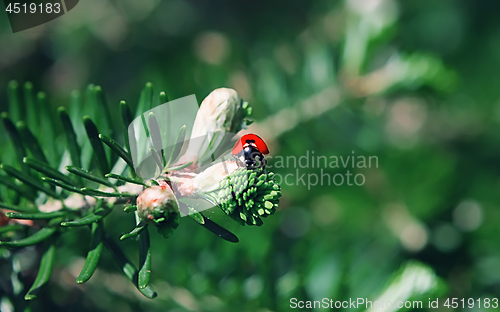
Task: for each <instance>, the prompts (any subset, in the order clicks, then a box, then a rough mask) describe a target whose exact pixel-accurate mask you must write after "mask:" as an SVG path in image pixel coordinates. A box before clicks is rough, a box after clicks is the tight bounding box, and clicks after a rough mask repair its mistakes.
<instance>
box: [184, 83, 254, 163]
mask: <svg viewBox="0 0 500 312" xmlns="http://www.w3.org/2000/svg"><path fill="white" fill-rule="evenodd" d="M251 113H252V109H251V107H250V106H249V104H248V103H247V102H244V101H243V100H242V99H241V97H240V96H239V95H238V93H237V92H236V91H235V90H233V89H228V88H219V89H215V90H214V91H212V92H211V93H210V94H209V95H208V96H207V97H206V98H205V99H204V100H203V102H202V103H201V105H200V109H199V110H198V113H197V114H196V119H195V122H194V125H193V131H192V132H191V139H190V143H189V147H188V149H187V151H186V153H185V154H184V156H183V158H182V161H181V162H188V161H197V162H198V163H199V162H203V161H205V159H203V157H208V158H210V156H211V154H212V153H213V152H215V151H216V150H217V148H218V147H219V146H220V145H221V144H223V143H227V141H228V140H227V139H230V138H231V137H233V136H234V134H236V133H237V132H239V131H240V130H241V129H244V128H246V121H245V118H246V117H248V116H249V115H250V114H251Z"/></svg>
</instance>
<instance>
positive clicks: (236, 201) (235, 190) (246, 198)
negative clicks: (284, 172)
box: [206, 168, 281, 226]
mask: <svg viewBox="0 0 500 312" xmlns="http://www.w3.org/2000/svg"><path fill="white" fill-rule="evenodd" d="M206 195H208V196H209V198H211V199H213V200H214V201H215V203H216V204H217V205H218V206H219V207H220V208H221V209H222V211H224V213H226V214H227V215H228V216H230V217H231V218H233V219H234V220H235V221H236V222H238V223H239V224H241V225H245V224H248V225H259V226H260V225H262V223H263V222H262V219H261V218H265V217H267V216H269V215H272V214H273V213H274V212H275V211H276V208H277V207H278V204H279V198H280V196H281V190H280V186H279V184H278V183H277V182H276V181H274V173H273V172H266V171H265V170H263V169H254V170H247V169H246V168H240V169H237V170H236V171H234V172H233V173H231V174H230V175H229V176H228V177H227V178H225V179H224V180H222V181H221V182H220V183H219V188H217V189H216V190H215V191H211V192H208V193H206Z"/></svg>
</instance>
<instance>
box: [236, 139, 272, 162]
mask: <svg viewBox="0 0 500 312" xmlns="http://www.w3.org/2000/svg"><path fill="white" fill-rule="evenodd" d="M231 152H232V154H233V156H234V157H235V158H237V159H238V160H240V161H242V162H244V163H245V165H246V167H247V169H255V168H257V167H259V168H264V167H265V166H266V159H265V158H264V155H267V154H269V149H268V148H267V145H266V143H265V142H264V140H262V139H261V138H260V137H259V136H258V135H256V134H245V135H244V136H242V137H241V138H240V139H239V140H238V141H237V142H236V144H235V145H234V147H233V149H232V151H231ZM257 161H258V162H259V165H257Z"/></svg>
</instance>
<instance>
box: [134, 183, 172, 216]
mask: <svg viewBox="0 0 500 312" xmlns="http://www.w3.org/2000/svg"><path fill="white" fill-rule="evenodd" d="M137 213H138V215H139V217H140V218H141V220H143V221H144V222H148V223H155V224H156V225H161V224H162V223H164V222H167V221H169V220H171V219H172V218H175V217H176V215H178V214H179V203H178V202H177V198H176V197H175V195H174V193H173V192H172V189H171V188H170V186H168V185H167V184H166V183H164V184H163V185H160V186H157V185H155V186H151V187H149V188H147V189H145V190H144V191H143V192H142V193H141V195H139V197H137Z"/></svg>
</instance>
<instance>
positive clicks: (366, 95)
mask: <svg viewBox="0 0 500 312" xmlns="http://www.w3.org/2000/svg"><path fill="white" fill-rule="evenodd" d="M499 10H500V3H498V2H496V1H491V0H490V1H486V0H480V1H451V0H443V1H431V0H421V1H412V0H411V1H399V2H396V1H391V0H348V1H328V0H319V1H297V0H291V1H282V0H278V1H272V2H270V1H217V2H214V1H182V0H173V1H171V0H165V1H159V0H147V1H146V0H143V1H132V0H123V1H97V0H84V1H80V3H79V4H78V5H77V7H75V8H74V9H73V10H72V11H70V12H68V13H67V14H65V15H64V16H62V17H60V18H58V19H56V20H54V21H52V22H49V23H47V24H44V25H42V26H39V27H36V28H33V29H30V30H26V31H23V32H19V33H15V34H13V33H12V32H11V29H10V26H9V24H8V19H7V17H6V14H0V16H1V17H0V30H1V32H0V111H5V110H8V107H7V84H8V82H9V81H10V80H12V79H15V80H17V81H19V82H21V83H23V82H25V81H31V82H33V84H34V85H35V88H36V89H37V90H40V91H45V92H47V94H48V98H49V101H50V103H51V105H52V108H53V114H55V113H56V108H57V107H58V106H61V105H63V106H67V105H68V104H69V101H70V97H69V95H70V92H71V91H72V90H75V89H77V90H81V91H83V90H84V89H85V87H86V85H87V84H89V83H93V84H97V85H100V86H102V87H103V89H104V90H105V91H106V94H107V99H108V103H109V107H110V110H111V112H114V111H116V110H117V109H118V103H119V100H126V101H127V102H128V103H132V105H136V104H135V103H137V100H138V98H139V94H140V90H141V89H142V88H143V86H144V84H145V83H146V82H148V81H150V82H152V83H153V84H154V86H155V90H156V91H161V90H165V91H166V92H167V94H168V97H169V98H170V99H176V98H180V97H183V96H186V95H190V94H193V93H194V94H196V96H197V98H198V101H199V102H201V100H202V99H203V98H204V97H205V96H206V95H207V94H208V93H210V91H212V90H213V89H215V88H218V87H222V86H226V87H231V88H234V89H236V90H237V91H238V92H239V94H240V95H241V96H242V98H243V99H245V100H247V101H249V102H250V103H251V105H252V106H253V108H254V109H253V117H254V119H255V120H256V123H255V124H254V125H252V128H251V130H252V131H253V132H255V133H257V134H259V135H261V136H262V137H263V138H264V139H265V140H266V141H267V142H268V143H269V147H270V150H271V155H272V156H273V158H271V159H270V164H271V165H276V160H277V156H282V157H285V158H286V157H288V156H295V157H300V156H303V155H306V154H307V153H309V155H311V154H312V152H313V151H314V155H315V156H326V157H327V158H329V159H330V157H331V156H338V157H340V156H342V157H347V156H352V155H356V156H361V155H363V156H367V157H368V156H376V157H377V159H378V166H372V167H371V168H352V167H349V168H342V166H341V168H330V167H329V166H328V167H326V168H325V167H321V168H317V167H315V168H301V167H300V166H296V167H294V166H285V167H284V168H283V167H281V166H280V167H276V166H275V167H276V168H272V170H273V171H275V172H276V173H277V174H280V175H281V176H282V177H284V176H285V175H287V174H292V177H293V178H289V180H288V181H289V182H290V183H282V190H283V197H282V198H281V203H280V209H279V210H278V211H277V213H276V214H275V215H274V216H272V217H270V218H267V219H265V222H264V225H263V226H262V227H260V228H258V227H248V226H245V227H239V226H237V225H236V224H232V223H231V222H232V221H231V220H229V218H227V220H229V221H225V219H223V218H221V217H220V216H214V218H215V219H217V220H220V221H221V222H223V223H224V224H225V225H226V226H228V227H230V229H231V230H232V231H234V232H235V233H236V234H237V235H238V237H239V238H240V242H239V243H238V244H231V243H228V242H225V241H223V240H220V239H218V238H217V237H216V236H214V235H212V234H210V233H209V232H208V231H206V230H204V229H202V228H201V227H198V226H197V225H196V224H195V223H194V222H189V221H186V220H182V223H181V226H179V228H178V229H177V231H176V233H175V234H174V235H173V236H172V237H171V238H169V239H168V240H165V239H163V238H162V237H161V236H160V235H158V234H157V233H153V231H152V236H153V254H152V257H153V270H152V271H153V274H152V284H153V286H154V287H155V289H156V290H157V292H158V293H159V297H158V298H156V299H154V300H148V299H146V298H143V297H142V296H141V294H140V293H139V292H137V290H136V289H135V288H134V287H133V285H132V284H131V283H129V282H128V281H127V280H126V278H125V277H123V276H122V275H121V274H120V272H119V271H118V270H117V267H116V266H115V264H114V263H113V261H112V259H111V258H110V256H109V254H107V253H106V252H103V256H102V258H101V261H100V265H99V271H98V272H97V273H96V275H95V276H94V277H93V278H92V279H91V280H90V281H89V282H88V283H86V284H83V285H77V284H76V283H75V277H76V276H77V275H78V273H79V270H80V269H81V266H82V265H83V261H84V257H85V254H86V251H87V246H88V244H89V233H88V231H86V229H80V230H77V231H72V232H69V233H67V234H65V235H64V236H63V241H64V242H63V243H61V244H60V247H59V249H58V251H57V252H58V255H57V257H58V260H57V262H56V269H55V272H54V274H53V277H52V282H51V285H50V287H49V288H48V290H47V292H46V293H45V296H43V297H42V298H40V299H38V300H36V301H34V302H32V303H30V305H31V309H32V311H45V310H52V311H68V310H71V311H87V310H93V311H110V310H119V311H124V312H126V311H261V312H264V311H289V310H291V308H290V298H292V297H295V298H297V299H298V300H320V299H321V298H324V297H327V298H332V299H334V300H348V299H349V298H358V297H359V298H369V299H373V300H376V298H378V297H379V296H381V295H383V294H384V292H385V294H387V293H389V295H388V296H389V297H391V296H396V295H397V294H398V293H399V295H398V296H403V297H401V298H405V299H406V298H419V299H422V300H424V308H427V301H428V298H431V299H432V300H433V299H435V298H438V297H441V298H452V297H455V298H466V299H467V298H475V299H478V298H494V297H498V296H499V295H500V252H499V250H500V249H499V248H498V242H497V240H498V239H500V231H499V229H498V226H497V225H496V224H498V220H499V218H500V211H499V210H498V202H500V198H499V196H500V195H499V192H498V190H499V187H500V180H499V177H500V165H499V162H498V160H497V157H498V155H500V132H499V131H498V127H499V124H500V101H499V100H500V92H499V90H500V89H499V88H498V79H496V78H497V75H498V68H500V57H499V56H500V39H499V38H500V19H498V12H499ZM55 127H56V129H57V127H60V125H55ZM63 140H64V137H63V136H62V134H60V135H59V137H57V138H56V139H55V140H53V141H54V142H63ZM0 142H2V149H3V151H2V152H0V154H2V159H1V160H2V162H6V163H9V162H11V161H12V157H10V156H9V155H10V154H12V153H10V152H9V149H12V148H13V147H12V146H11V145H10V144H9V143H8V140H7V137H6V134H5V131H4V130H3V129H2V132H1V133H0ZM321 169H323V173H327V174H329V175H330V176H333V175H334V174H337V173H340V174H345V173H346V172H347V170H349V171H350V172H351V173H354V174H358V173H360V174H363V175H364V177H365V178H366V181H365V183H364V185H362V186H356V185H353V186H348V185H346V184H344V185H341V186H336V185H333V184H331V185H327V184H326V185H319V184H318V185H315V186H311V187H308V186H307V185H304V184H302V183H301V182H300V181H299V182H298V183H297V180H296V179H295V178H296V177H297V172H299V175H302V174H306V176H305V179H306V180H305V182H306V183H307V175H308V174H316V175H318V176H319V177H321V174H322V172H321ZM297 170H298V171H297ZM292 180H293V183H292ZM133 225H134V220H133V217H132V216H131V215H127V214H125V213H123V212H121V211H119V210H117V211H115V212H114V213H113V215H112V217H110V218H107V224H106V226H107V228H108V229H109V230H110V231H111V232H112V234H113V237H114V238H118V237H119V236H120V235H121V234H123V233H126V232H128V231H129V230H130V228H131V227H132V226H133ZM120 244H121V246H123V247H124V248H125V249H126V250H127V252H128V255H129V256H130V257H131V258H133V259H137V252H138V251H137V242H133V241H128V242H121V243H120ZM26 252H29V250H28V251H26ZM0 261H5V260H0ZM5 266H6V264H5V263H3V266H2V267H5ZM26 267H27V269H26V272H25V275H26V276H27V279H28V280H29V279H30V278H31V279H32V278H34V274H36V269H37V268H36V263H35V264H33V263H32V264H31V266H30V263H29V261H27V264H26ZM2 270H3V271H2V273H1V274H2V275H4V276H2V279H1V280H2V287H3V288H4V289H8V288H9V287H10V286H9V285H8V284H7V282H8V280H9V279H8V276H6V275H5V274H8V271H7V270H6V269H2ZM412 270H413V271H412ZM405 272H406V273H405ZM412 272H413V273H415V274H416V275H417V276H418V277H420V278H423V279H426V278H428V281H429V284H428V285H427V286H426V285H425V282H422V280H419V279H418V278H416V279H412V277H411V276H410V275H411V274H409V273H412ZM417 273H418V274H417ZM4 277H5V278H4ZM398 278H399V280H398ZM398 281H399V284H398ZM391 283H392V284H391ZM391 285H392V286H393V287H392V288H391V287H390V286H391ZM401 293H403V295H401ZM405 294H406V295H405ZM398 298H400V297H398ZM405 299H404V300H405ZM443 301H444V299H443ZM481 308H483V306H481ZM440 309H444V308H443V307H441V308H440ZM358 310H365V308H361V307H360V308H359V309H358ZM401 310H412V309H401ZM466 310H467V309H466ZM468 310H469V311H479V310H481V309H479V308H478V307H477V304H476V306H475V307H474V308H472V309H468ZM487 310H488V311H490V310H494V309H493V308H489V309H487ZM497 310H498V309H497ZM2 311H3V310H2ZM387 311H389V310H387Z"/></svg>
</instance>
